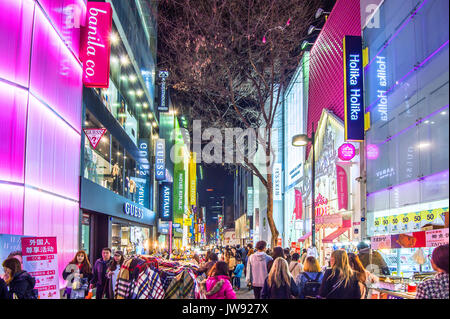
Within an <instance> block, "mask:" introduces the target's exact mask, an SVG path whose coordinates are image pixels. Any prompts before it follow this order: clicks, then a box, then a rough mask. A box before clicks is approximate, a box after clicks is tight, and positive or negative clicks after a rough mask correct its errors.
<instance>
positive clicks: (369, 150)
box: [366, 144, 380, 160]
mask: <svg viewBox="0 0 450 319" xmlns="http://www.w3.org/2000/svg"><path fill="white" fill-rule="evenodd" d="M379 154H380V149H379V148H378V146H376V145H375V144H367V146H366V156H367V158H368V159H370V160H374V159H377V158H378V155H379Z"/></svg>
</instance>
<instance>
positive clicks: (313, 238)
mask: <svg viewBox="0 0 450 319" xmlns="http://www.w3.org/2000/svg"><path fill="white" fill-rule="evenodd" d="M314 135H315V133H314V123H312V134H311V139H312V142H311V145H312V174H311V175H312V185H311V195H312V202H311V208H312V211H311V246H315V245H316V207H315V197H316V196H315V185H316V155H315V153H316V148H315V146H314V141H315V136H314Z"/></svg>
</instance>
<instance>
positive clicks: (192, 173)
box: [189, 152, 197, 206]
mask: <svg viewBox="0 0 450 319" xmlns="http://www.w3.org/2000/svg"><path fill="white" fill-rule="evenodd" d="M196 163H197V153H195V152H192V153H191V158H190V160H189V205H190V206H195V205H196V204H197V164H196Z"/></svg>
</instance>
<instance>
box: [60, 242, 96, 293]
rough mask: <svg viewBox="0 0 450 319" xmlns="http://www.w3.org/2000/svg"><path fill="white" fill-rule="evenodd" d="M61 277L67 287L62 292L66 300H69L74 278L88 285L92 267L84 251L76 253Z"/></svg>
mask: <svg viewBox="0 0 450 319" xmlns="http://www.w3.org/2000/svg"><path fill="white" fill-rule="evenodd" d="M62 276H63V279H64V280H67V287H66V290H65V291H64V295H67V299H70V294H71V292H72V288H73V286H72V285H73V283H74V281H75V278H79V279H80V283H82V282H84V283H88V282H90V281H91V279H92V276H93V275H92V267H91V263H90V262H89V258H88V256H87V254H86V252H85V251H84V250H79V251H77V253H76V254H75V256H74V257H73V259H72V260H71V261H70V262H69V264H68V265H67V266H66V268H65V269H64V271H63V274H62Z"/></svg>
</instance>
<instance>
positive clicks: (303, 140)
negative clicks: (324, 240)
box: [292, 123, 316, 247]
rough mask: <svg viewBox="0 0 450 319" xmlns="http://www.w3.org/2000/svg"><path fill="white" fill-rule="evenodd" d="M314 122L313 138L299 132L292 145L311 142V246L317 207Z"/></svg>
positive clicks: (313, 237) (314, 236)
mask: <svg viewBox="0 0 450 319" xmlns="http://www.w3.org/2000/svg"><path fill="white" fill-rule="evenodd" d="M314 134H315V132H314V123H312V133H311V138H309V137H308V135H306V134H298V135H294V136H293V137H292V146H295V147H300V146H307V145H308V144H309V143H311V152H312V167H311V170H312V174H311V175H312V176H311V179H312V185H311V195H312V201H311V207H312V210H311V243H312V245H311V246H313V247H314V246H315V245H316V214H315V211H316V207H315V202H314V199H315V181H316V155H315V148H314Z"/></svg>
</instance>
